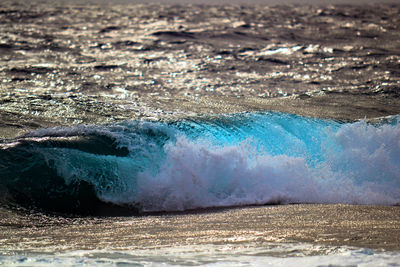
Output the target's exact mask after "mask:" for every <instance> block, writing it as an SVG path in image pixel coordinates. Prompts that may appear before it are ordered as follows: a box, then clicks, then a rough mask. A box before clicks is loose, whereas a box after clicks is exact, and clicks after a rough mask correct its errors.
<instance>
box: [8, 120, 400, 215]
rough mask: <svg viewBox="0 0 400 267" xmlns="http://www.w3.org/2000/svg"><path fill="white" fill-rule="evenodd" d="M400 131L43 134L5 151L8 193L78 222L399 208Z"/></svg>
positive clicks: (144, 126)
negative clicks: (297, 206) (300, 208)
mask: <svg viewBox="0 0 400 267" xmlns="http://www.w3.org/2000/svg"><path fill="white" fill-rule="evenodd" d="M398 122H399V116H397V117H395V118H393V119H392V120H390V121H387V122H383V123H381V124H379V125H372V124H368V123H366V122H356V123H339V122H336V121H331V120H320V119H313V118H305V117H301V116H296V115H289V114H284V113H274V112H261V113H240V114H232V115H218V116H203V117H198V118H195V119H190V120H189V119H187V120H180V121H173V122H138V121H131V122H124V123H120V124H117V125H106V126H77V127H71V128H53V129H43V130H39V131H36V132H32V133H29V134H28V135H26V136H23V137H21V138H19V139H17V140H13V142H10V143H7V144H2V147H1V149H0V173H1V176H2V177H3V178H2V180H1V184H0V188H1V189H0V190H2V191H4V192H5V194H4V195H6V196H7V197H5V198H6V199H7V201H8V202H11V203H18V204H20V205H23V206H34V207H38V208H40V209H42V210H45V211H56V212H62V213H78V214H109V213H110V212H112V213H115V214H118V213H121V212H123V213H136V212H160V211H181V210H189V209H190V210H192V209H198V208H209V207H229V206H240V205H255V204H257V205H259V204H268V203H281V204H285V203H350V204H368V205H396V204H399V203H400V190H399V189H400V164H398V163H399V162H400V126H399V123H398Z"/></svg>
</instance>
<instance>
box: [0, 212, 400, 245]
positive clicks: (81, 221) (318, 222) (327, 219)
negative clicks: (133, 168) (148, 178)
mask: <svg viewBox="0 0 400 267" xmlns="http://www.w3.org/2000/svg"><path fill="white" fill-rule="evenodd" d="M399 209H400V207H396V206H391V207H389V206H364V205H349V204H292V205H272V206H248V207H237V208H227V209H221V210H210V211H201V212H182V213H181V214H172V215H171V214H163V215H153V216H148V215H146V216H127V217H77V218H66V217H60V216H47V215H43V214H31V213H29V214H21V213H15V212H13V211H10V210H5V209H3V208H2V209H0V212H1V213H2V218H1V219H0V222H1V225H0V228H1V229H2V230H3V231H2V232H3V233H4V239H6V240H8V241H9V242H6V243H7V244H8V245H7V246H2V247H1V249H3V250H7V248H9V249H12V250H13V251H15V249H16V248H18V250H21V251H25V250H30V251H35V250H38V251H42V250H43V248H45V247H48V248H49V249H52V250H54V251H64V250H68V249H73V250H77V249H78V250H79V249H83V248H86V249H89V250H92V249H104V248H106V247H107V244H101V242H100V241H101V240H104V239H108V238H109V239H111V240H109V241H110V242H112V243H113V247H129V244H132V242H133V243H135V240H136V241H137V242H139V243H138V244H137V246H141V248H144V249H146V248H150V247H152V246H154V245H155V243H157V245H160V246H163V247H164V246H168V247H173V246H176V245H177V244H179V242H181V241H182V238H183V237H185V239H186V240H191V241H189V243H190V244H189V245H200V244H207V243H212V244H218V243H221V242H228V243H230V242H231V243H232V244H234V243H235V241H234V240H233V239H234V237H236V238H237V239H238V240H239V239H240V238H243V241H242V242H244V243H246V242H249V244H251V243H254V240H253V239H254V238H256V239H257V240H258V242H267V243H268V242H271V243H276V244H285V243H304V244H313V245H322V246H348V247H355V248H369V249H374V250H377V251H394V252H399V251H400V234H399V233H400V231H399V230H400V224H399V223H398V222H399V221H400V213H399ZM204 222H207V223H206V225H205V224H204ZM134 225H140V227H131V226H134ZM41 226H43V227H46V229H47V235H46V236H47V238H46V239H45V240H43V241H42V243H41V244H40V247H37V248H36V247H35V244H34V243H32V244H30V243H29V242H27V243H26V242H25V243H24V244H22V243H20V242H19V241H18V240H19V237H22V236H24V238H26V240H29V239H32V240H34V239H35V236H36V235H37V234H38V233H39V232H40V229H41V228H42V227H41ZM109 227H112V228H113V231H112V233H111V232H109V231H107V229H109ZM29 229H31V230H29ZM35 229H36V230H35ZM61 229H65V230H66V231H67V232H64V231H61V232H60V230H61ZM87 231H90V232H92V235H91V236H92V237H93V238H92V239H93V240H92V239H82V238H81V235H80V234H79V233H82V232H87ZM209 231H211V232H213V235H210V234H208V232H209ZM61 233H62V234H61ZM144 233H147V235H151V238H150V239H145V240H143V239H141V235H142V234H144ZM60 234H61V235H60ZM122 235H123V236H124V238H121V236H122ZM191 237H193V238H192V239H191ZM60 238H61V240H60ZM227 238H231V239H232V238H233V239H232V240H231V241H227ZM246 240H247V241H246ZM66 242H67V243H66ZM154 242H155V243H154ZM69 247H70V248H69ZM133 249H138V248H133Z"/></svg>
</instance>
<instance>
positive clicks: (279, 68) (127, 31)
mask: <svg viewBox="0 0 400 267" xmlns="http://www.w3.org/2000/svg"><path fill="white" fill-rule="evenodd" d="M399 18H400V7H399V6H398V5H382V4H380V5H364V6H350V5H342V6H298V7H296V6H287V5H281V6H274V7H269V6H251V5H250V6H239V5H219V6H204V5H203V6H202V5H173V6H168V5H157V4H147V5H112V4H109V5H96V4H91V5H84V4H76V3H75V4H72V3H71V4H68V2H67V3H60V2H55V3H51V4H46V2H43V3H37V2H35V1H34V2H30V1H19V2H18V1H11V2H8V1H2V3H0V24H1V28H0V36H1V42H0V64H1V65H2V68H1V70H0V79H1V80H2V84H1V87H0V88H1V92H2V93H3V94H5V93H11V94H21V95H24V94H26V93H27V92H29V93H31V94H32V93H33V94H35V93H36V94H39V93H41V94H46V93H47V94H48V93H61V92H68V93H70V94H77V93H90V94H99V93H101V94H108V95H119V96H124V97H140V96H146V95H150V94H151V95H159V96H164V97H171V96H176V95H192V96H196V95H228V96H238V97H243V96H253V97H254V96H255V97H274V96H286V95H291V94H303V93H310V92H314V93H318V92H319V93H320V92H323V91H344V90H345V91H346V90H347V91H348V90H350V91H361V92H365V93H374V92H375V93H389V94H395V95H398V86H399V82H400V75H399V74H400V73H399V68H398V65H399V61H400V56H399V55H400V50H399V47H400V31H399V27H400V21H399ZM38 101H39V100H38Z"/></svg>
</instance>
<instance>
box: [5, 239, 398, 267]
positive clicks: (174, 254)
mask: <svg viewBox="0 0 400 267" xmlns="http://www.w3.org/2000/svg"><path fill="white" fill-rule="evenodd" d="M399 262H400V253H399V252H378V251H374V250H371V249H355V248H349V247H326V246H318V245H309V244H300V243H298V244H296V243H294V244H279V243H275V244H264V245H263V246H258V247H257V246H254V245H251V244H248V245H243V244H242V245H229V244H227V245H212V244H207V245H191V246H175V247H167V248H151V249H137V250H124V251H118V250H90V251H85V250H79V251H70V252H60V253H56V254H43V253H42V254H38V253H36V254H30V253H24V254H23V255H14V256H1V255H0V263H2V264H4V265H7V266H54V265H57V266H93V265H96V266H119V265H129V266H131V265H133V266H161V265H162V266H300V265H301V266H374V267H375V266H399Z"/></svg>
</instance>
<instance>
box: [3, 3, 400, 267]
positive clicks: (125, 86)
mask: <svg viewBox="0 0 400 267" xmlns="http://www.w3.org/2000/svg"><path fill="white" fill-rule="evenodd" d="M0 26H1V27H0V64H1V65H0V67H1V68H0V80H1V81H2V83H1V85H0V94H1V102H0V104H1V105H0V110H1V112H2V113H1V114H2V116H3V115H4V114H7V116H10V117H16V119H15V120H16V121H17V122H18V118H19V116H20V115H24V116H26V117H27V118H29V116H39V117H40V116H44V117H47V118H48V119H49V118H50V119H51V118H53V117H56V116H57V117H60V118H68V120H66V121H68V122H71V123H75V122H81V121H82V120H81V119H82V116H83V115H82V114H80V111H81V110H86V111H88V113H89V115H88V116H89V117H90V116H93V117H94V116H96V113H102V114H111V116H112V117H118V116H119V114H120V113H123V112H125V111H126V110H129V109H132V110H136V109H137V112H143V111H142V110H141V109H142V107H141V106H140V105H139V104H138V102H140V101H141V99H142V98H141V97H146V96H158V97H159V98H158V100H160V101H161V100H163V99H164V100H165V99H166V100H165V101H168V100H170V99H174V97H178V96H193V97H197V96H230V97H234V98H235V99H237V101H238V102H239V101H243V100H244V99H246V98H247V97H257V98H268V97H277V96H290V95H296V96H297V97H299V98H307V97H309V96H310V95H317V94H324V93H326V92H333V93H334V92H349V93H353V92H354V93H357V94H363V95H377V94H383V95H385V96H387V97H389V98H395V97H398V96H399V90H398V88H399V83H400V72H399V67H398V66H399V63H400V31H399V27H400V7H399V6H398V5H379V6H377V5H375V6H368V5H366V6H348V5H343V6H312V7H310V6H298V7H296V6H283V5H282V6H274V7H264V6H262V7H261V6H234V5H225V6H222V5H221V6H200V5H174V6H167V5H158V4H152V5H126V6H121V5H83V4H81V5H78V4H76V3H75V4H72V3H51V4H49V3H47V2H40V3H38V2H29V3H28V2H27V1H3V2H1V3H0ZM87 95H89V97H88V98H84V97H87ZM99 96H111V97H114V98H118V99H124V102H118V103H122V104H121V105H119V104H118V105H116V104H115V103H112V102H111V100H109V99H108V100H107V101H109V102H107V101H105V102H104V103H103V102H102V103H101V105H99V103H98V102H99V101H98V100H99V99H100V98H98V97H99ZM110 99H111V98H110ZM194 99H195V98H194ZM102 101H104V99H102ZM105 110H109V112H110V113H105ZM135 112H136V111H135ZM151 112H154V113H155V112H156V111H154V110H152V111H151ZM203 113H207V112H203ZM167 115H168V114H167ZM192 115H193V114H192ZM85 116H86V115H85ZM167 117H168V116H167ZM171 117H172V116H171ZM125 118H126V117H125ZM24 119H26V118H25V117H24ZM57 120H59V119H58V118H57ZM27 121H28V122H29V120H26V121H25V120H24V121H23V122H21V125H23V126H24V123H25V124H27ZM18 123H19V122H18ZM18 123H17V124H16V125H12V126H13V127H14V126H15V127H20V125H19V124H18ZM399 140H400V130H399V118H398V116H394V117H392V118H390V119H387V120H385V121H381V122H380V123H379V124H374V125H372V124H368V123H366V122H357V123H343V122H337V121H333V120H320V119H313V118H306V117H301V116H297V115H289V114H285V113H274V112H257V113H254V112H247V113H238V114H229V115H211V114H206V115H201V116H200V115H199V116H197V115H196V116H191V118H190V119H189V118H187V119H179V120H177V119H171V118H170V120H168V119H167V120H165V121H163V122H160V121H158V122H154V121H138V120H137V121H125V122H122V123H113V124H108V125H89V126H83V125H81V126H71V127H63V128H51V129H42V130H38V131H33V132H30V133H28V134H26V135H24V136H21V137H19V138H15V139H10V140H2V141H1V143H0V145H1V147H0V192H1V199H0V201H1V209H0V213H1V216H0V255H1V256H0V263H1V264H5V265H29V266H30V265H55V264H61V265H92V264H96V265H98V264H102V265H119V264H128V265H147V266H148V265H150V266H151V265H159V264H165V265H175V264H176V265H202V264H209V265H233V266H234V265H240V266H242V265H273V266H277V265H287V264H289V265H295V264H296V265H297V264H299V263H300V264H302V263H304V264H306V265H315V266H316V265H321V264H326V265H329V264H335V265H340V264H344V265H374V266H375V265H377V264H383V265H393V266H396V264H398V262H399V261H400V260H399V253H398V250H399V248H398V244H399V242H398V229H399V219H398V207H394V206H393V205H398V204H399V202H400V195H399V194H400V193H399V192H400V190H399V188H400V180H399V179H400V169H399V168H400V167H399V162H400V143H399ZM287 203H314V204H319V203H330V204H338V203H339V204H341V203H347V204H364V205H382V206H381V207H368V206H342V205H320V206H318V205H317V206H315V205H309V206H307V205H298V206H278V207H263V208H242V209H231V210H219V209H217V210H207V209H210V208H216V207H219V208H220V207H232V206H247V205H263V204H287ZM198 209H201V211H200V210H198ZM187 210H198V213H195V214H184V213H180V214H172V213H168V212H172V211H173V212H176V211H187ZM146 212H167V214H165V215H160V216H155V215H152V216H144V217H104V218H96V217H85V216H87V215H89V216H91V215H133V214H134V215H137V214H138V213H140V214H142V213H146ZM54 213H55V214H57V215H54ZM49 214H52V215H49ZM71 214H73V215H74V216H75V217H72V218H71V217H69V216H70V215H71ZM344 218H345V219H344ZM320 243H322V244H327V245H326V246H322V245H321V246H320V245H317V244H320ZM337 245H339V246H337ZM342 245H350V246H351V245H354V246H358V247H373V248H378V249H379V248H388V249H394V250H396V251H397V252H385V251H374V250H369V249H363V248H360V249H356V248H352V247H346V246H342Z"/></svg>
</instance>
